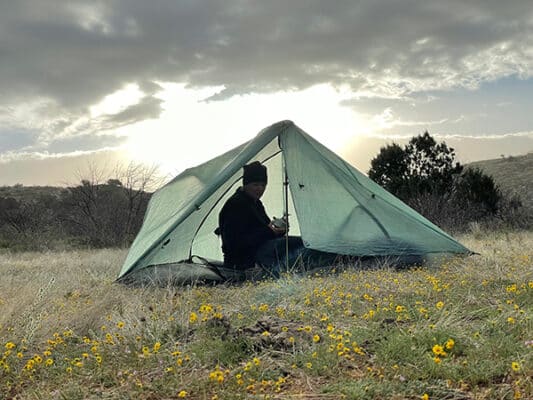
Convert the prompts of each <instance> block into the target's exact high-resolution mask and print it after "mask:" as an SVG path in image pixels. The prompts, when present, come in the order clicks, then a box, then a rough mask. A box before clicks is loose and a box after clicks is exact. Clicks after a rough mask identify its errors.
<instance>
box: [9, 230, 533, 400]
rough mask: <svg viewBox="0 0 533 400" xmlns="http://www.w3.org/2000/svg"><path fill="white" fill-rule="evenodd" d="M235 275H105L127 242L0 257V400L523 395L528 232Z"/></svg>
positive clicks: (530, 252)
mask: <svg viewBox="0 0 533 400" xmlns="http://www.w3.org/2000/svg"><path fill="white" fill-rule="evenodd" d="M458 239H459V240H460V241H461V242H462V243H463V244H465V245H466V246H467V247H469V248H470V249H472V250H474V251H475V252H477V253H479V255H475V256H470V257H467V258H456V259H448V260H443V261H441V262H437V263H435V264H434V265H431V266H425V267H421V268H413V269H409V270H395V269H393V268H391V267H389V266H388V265H386V264H383V265H382V266H380V267H379V268H378V269H372V270H356V269H353V268H350V266H344V267H343V268H338V269H337V270H335V271H329V272H328V273H318V274H311V275H308V276H301V275H287V276H284V277H282V278H281V279H280V280H277V281H272V280H269V281H263V282H258V283H245V284H242V285H232V286H230V285H218V286H187V287H165V288H155V287H151V288H132V287H127V286H123V285H120V284H116V283H114V279H115V278H116V276H117V274H118V271H119V269H120V266H121V264H122V261H123V259H124V257H125V254H126V250H91V251H68V252H48V253H32V252H22V253H12V252H9V251H4V252H2V253H1V254H0V272H1V275H2V278H1V279H0V346H1V353H0V399H146V400H148V399H150V400H157V399H179V398H187V399H213V400H215V399H239V398H261V399H341V398H346V399H425V400H427V399H449V400H453V399H457V400H458V399H532V398H533V378H532V375H533V319H532V317H533V232H511V233H509V232H507V233H506V232H475V233H471V234H468V235H464V236H461V237H459V238H458Z"/></svg>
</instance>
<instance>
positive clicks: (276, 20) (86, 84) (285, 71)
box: [0, 0, 533, 110]
mask: <svg viewBox="0 0 533 400" xmlns="http://www.w3.org/2000/svg"><path fill="white" fill-rule="evenodd" d="M51 10H54V12H51ZM0 11H1V12H0V26H1V28H0V36H1V37H2V39H1V42H0V43H1V44H0V51H1V52H2V53H4V54H6V55H7V56H8V57H2V59H3V61H2V67H1V73H0V86H1V87H2V88H3V91H4V92H5V93H4V95H5V96H7V98H10V99H16V98H19V99H20V98H21V96H42V97H45V98H50V99H53V100H54V101H55V102H57V103H58V104H60V105H61V106H62V107H66V108H69V109H71V110H72V109H76V108H79V107H85V106H87V105H88V104H91V103H94V102H95V101H97V100H98V99H99V98H101V97H102V96H104V95H105V94H107V93H109V92H111V91H113V90H116V89H118V88H120V87H121V86H123V85H124V84H125V83H128V82H137V83H140V84H143V85H144V84H148V83H149V82H152V81H154V80H169V81H186V82H188V83H189V84H191V85H193V86H194V85H198V86H203V85H211V86H212V85H224V86H225V87H226V90H227V91H228V94H229V95H231V94H234V93H249V92H257V91H277V90H280V89H287V88H305V87H309V86H312V85H314V84H318V83H323V82H333V83H335V84H339V85H340V84H346V85H350V86H351V87H352V88H353V89H354V90H356V91H357V90H365V91H370V92H375V93H381V94H388V95H401V94H403V93H409V92H412V91H418V90H427V89H435V88H449V87H455V86H458V85H460V86H469V87H472V86H477V85H478V84H479V83H480V82H482V81H484V80H487V79H496V78H498V77H500V76H506V75H509V74H513V73H516V74H521V75H524V76H526V75H527V76H529V74H530V71H531V70H532V68H531V66H532V64H533V59H532V47H533V46H532V44H533V35H532V30H533V23H532V18H531V17H532V15H533V9H532V8H531V7H530V2H529V1H527V0H524V1H513V2H497V1H484V0H483V1H482V0H478V1H471V2H467V3H465V2H463V1H460V0H451V1H447V2H420V1H413V0H411V1H409V0H408V1H402V2H390V1H385V0H367V1H362V2H348V1H347V2H333V3H328V4H327V5H326V4H324V2H322V1H318V0H314V1H309V0H300V1H296V0H295V1H291V2H282V1H269V2H264V1H251V2H243V1H240V0H228V1H224V2H220V1H215V0H211V1H194V2H174V1H160V2H157V4H151V3H147V2H145V1H142V0H128V1H126V0H122V1H114V2H106V1H90V2H89V1H74V2H68V3H65V2H63V1H59V0H33V1H30V0H26V1H17V2H7V3H4V4H3V5H2V6H1V10H0Z"/></svg>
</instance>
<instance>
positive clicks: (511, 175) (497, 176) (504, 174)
mask: <svg viewBox="0 0 533 400" xmlns="http://www.w3.org/2000/svg"><path fill="white" fill-rule="evenodd" d="M467 166H471V167H477V168H481V169H482V170H483V172H485V173H486V174H489V175H491V176H492V177H493V178H494V180H495V182H496V183H497V184H498V186H499V187H500V188H501V189H503V190H504V192H506V193H510V194H514V195H518V196H519V197H520V199H521V201H522V202H523V204H524V206H526V207H527V208H529V209H533V194H532V191H531V189H530V186H531V181H532V180H533V153H528V154H526V155H523V156H516V157H505V158H498V159H493V160H484V161H476V162H473V163H470V164H468V165H467Z"/></svg>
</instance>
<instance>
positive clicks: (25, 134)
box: [0, 128, 38, 154]
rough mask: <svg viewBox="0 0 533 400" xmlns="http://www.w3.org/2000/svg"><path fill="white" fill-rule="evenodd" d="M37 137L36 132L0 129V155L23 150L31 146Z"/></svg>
mask: <svg viewBox="0 0 533 400" xmlns="http://www.w3.org/2000/svg"><path fill="white" fill-rule="evenodd" d="M37 137H38V133H37V132H32V131H27V130H18V129H7V130H5V129H1V128H0V154H1V153H3V152H7V151H16V150H21V149H24V148H26V147H28V146H30V145H31V144H33V143H34V141H35V140H36V138H37Z"/></svg>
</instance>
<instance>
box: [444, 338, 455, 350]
mask: <svg viewBox="0 0 533 400" xmlns="http://www.w3.org/2000/svg"><path fill="white" fill-rule="evenodd" d="M444 346H445V347H446V349H447V350H451V349H453V346H455V341H454V340H453V339H451V338H450V339H448V340H447V341H446V344H445V345H444Z"/></svg>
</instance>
